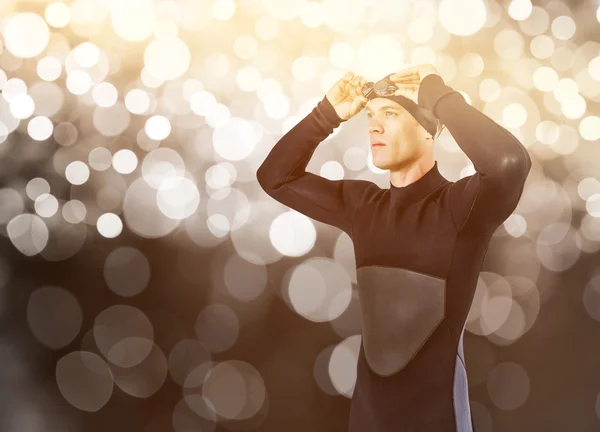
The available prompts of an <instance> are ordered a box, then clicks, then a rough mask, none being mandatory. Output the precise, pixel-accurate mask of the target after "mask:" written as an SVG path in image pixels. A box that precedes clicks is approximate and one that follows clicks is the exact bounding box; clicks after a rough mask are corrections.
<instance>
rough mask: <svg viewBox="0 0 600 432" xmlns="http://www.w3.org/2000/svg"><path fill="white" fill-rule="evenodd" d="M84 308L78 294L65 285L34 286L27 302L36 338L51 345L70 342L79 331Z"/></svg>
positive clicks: (32, 329) (31, 326) (28, 317)
mask: <svg viewBox="0 0 600 432" xmlns="http://www.w3.org/2000/svg"><path fill="white" fill-rule="evenodd" d="M82 322H83V312H82V310H81V306H80V305H79V302H78V301H77V298H75V296H74V295H73V294H71V293H70V292H69V291H67V290H65V289H64V288H60V287H55V286H46V287H42V288H38V289H37V290H35V291H34V292H33V293H32V294H31V296H29V301H28V303H27V323H28V324H29V328H30V329H31V332H32V333H33V335H34V336H35V338H36V339H37V340H38V341H40V342H41V343H42V344H43V345H44V346H46V347H47V348H50V349H54V350H56V349H59V348H63V347H65V346H67V345H69V344H70V343H71V342H72V341H73V339H75V337H76V336H77V334H79V330H80V329H81V324H82Z"/></svg>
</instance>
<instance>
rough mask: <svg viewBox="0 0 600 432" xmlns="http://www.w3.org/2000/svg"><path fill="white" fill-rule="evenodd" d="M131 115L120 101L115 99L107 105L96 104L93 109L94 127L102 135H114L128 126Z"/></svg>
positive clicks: (121, 132)
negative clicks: (112, 103)
mask: <svg viewBox="0 0 600 432" xmlns="http://www.w3.org/2000/svg"><path fill="white" fill-rule="evenodd" d="M130 120H131V116H130V115H129V111H127V109H126V108H125V105H123V103H122V102H119V101H117V102H116V103H115V104H114V105H112V106H109V107H101V106H97V107H96V108H95V109H94V116H93V122H94V127H95V128H96V129H97V130H98V132H100V133H101V134H102V135H104V136H107V137H116V136H119V135H121V134H123V133H124V132H125V131H126V130H127V128H128V127H129V124H130Z"/></svg>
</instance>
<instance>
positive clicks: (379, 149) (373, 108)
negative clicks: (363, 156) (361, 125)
mask: <svg viewBox="0 0 600 432" xmlns="http://www.w3.org/2000/svg"><path fill="white" fill-rule="evenodd" d="M365 110H366V111H367V118H368V119H369V136H370V143H371V152H372V153H373V165H375V166H376V167H377V168H379V169H383V170H390V169H398V168H400V167H402V166H405V165H410V164H412V163H413V162H415V161H416V160H418V159H419V158H420V157H421V156H422V155H423V154H424V153H425V152H426V151H427V150H428V148H427V146H428V145H430V144H429V143H428V142H427V140H426V139H425V129H424V128H423V126H421V124H420V123H419V122H418V121H417V120H415V118H414V117H413V116H412V115H411V114H410V113H409V112H408V111H407V110H406V109H405V108H404V107H403V106H402V105H400V104H399V103H397V102H395V101H393V100H390V99H387V98H375V99H371V100H370V101H369V103H368V104H367V106H366V108H365ZM376 141H379V142H381V143H383V144H385V145H384V146H375V147H373V143H374V142H376Z"/></svg>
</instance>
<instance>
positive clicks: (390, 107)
mask: <svg viewBox="0 0 600 432" xmlns="http://www.w3.org/2000/svg"><path fill="white" fill-rule="evenodd" d="M386 108H389V109H393V110H394V111H398V107H395V106H393V105H383V106H380V107H379V108H378V109H377V110H376V111H381V110H383V109H386ZM366 111H367V112H373V110H372V109H371V108H369V107H367V108H366Z"/></svg>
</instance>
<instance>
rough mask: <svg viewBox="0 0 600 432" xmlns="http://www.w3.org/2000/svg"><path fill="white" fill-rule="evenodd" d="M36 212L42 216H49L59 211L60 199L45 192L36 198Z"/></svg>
mask: <svg viewBox="0 0 600 432" xmlns="http://www.w3.org/2000/svg"><path fill="white" fill-rule="evenodd" d="M34 208H35V212H36V213H37V214H38V215H40V216H41V217H45V218H49V217H51V216H54V215H55V214H56V212H57V211H58V200H57V199H56V197H55V196H54V195H52V194H49V193H43V194H41V195H40V196H38V197H37V198H36V199H35V202H34Z"/></svg>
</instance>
